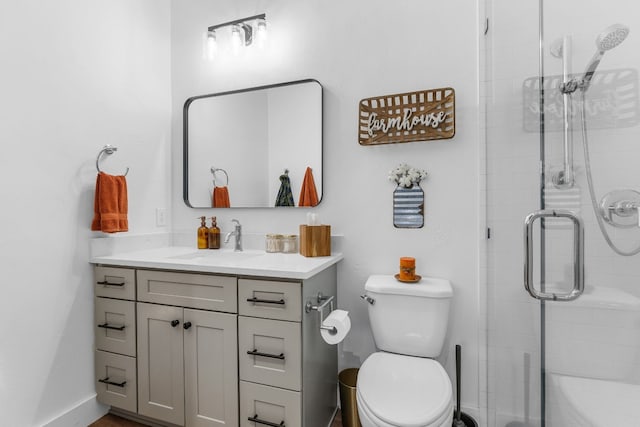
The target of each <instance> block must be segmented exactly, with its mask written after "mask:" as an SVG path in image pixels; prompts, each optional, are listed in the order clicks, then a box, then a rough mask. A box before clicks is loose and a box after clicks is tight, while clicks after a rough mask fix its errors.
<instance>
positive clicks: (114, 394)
mask: <svg viewBox="0 0 640 427" xmlns="http://www.w3.org/2000/svg"><path fill="white" fill-rule="evenodd" d="M95 362H96V393H97V399H98V402H101V403H104V404H105V405H111V406H114V407H116V408H121V409H125V410H127V411H131V412H136V411H137V410H138V405H137V403H138V397H137V390H138V385H137V381H136V359H135V357H129V356H122V355H120V354H113V353H107V352H105V351H100V350H96V360H95Z"/></svg>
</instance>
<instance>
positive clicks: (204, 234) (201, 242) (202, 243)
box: [198, 216, 209, 249]
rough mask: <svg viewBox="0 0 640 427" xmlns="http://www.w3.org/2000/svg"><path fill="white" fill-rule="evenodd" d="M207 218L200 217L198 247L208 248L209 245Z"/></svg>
mask: <svg viewBox="0 0 640 427" xmlns="http://www.w3.org/2000/svg"><path fill="white" fill-rule="evenodd" d="M206 220H207V218H206V217H204V216H201V217H200V227H198V249H207V248H208V247H209V229H208V228H207V223H206Z"/></svg>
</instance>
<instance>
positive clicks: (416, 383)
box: [356, 352, 453, 427]
mask: <svg viewBox="0 0 640 427" xmlns="http://www.w3.org/2000/svg"><path fill="white" fill-rule="evenodd" d="M356 393H357V401H358V405H359V406H358V407H359V409H360V410H361V411H362V415H363V418H365V419H369V420H370V421H371V423H372V424H373V425H376V426H381V427H398V426H402V427H431V426H434V427H435V426H442V425H446V423H447V420H449V421H448V422H449V425H450V424H451V421H450V419H451V417H452V414H453V392H452V387H451V381H450V380H449V376H448V375H447V373H446V371H445V370H444V368H443V367H442V366H441V365H440V364H439V363H438V362H436V361H435V360H433V359H426V358H422V357H413V356H405V355H400V354H393V353H384V352H378V353H374V354H372V355H371V356H369V358H367V360H365V362H364V363H363V364H362V366H361V367H360V371H359V372H358V385H357V392H356Z"/></svg>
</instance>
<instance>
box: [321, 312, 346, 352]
mask: <svg viewBox="0 0 640 427" xmlns="http://www.w3.org/2000/svg"><path fill="white" fill-rule="evenodd" d="M322 324H323V325H324V326H328V327H332V326H333V327H335V328H336V331H337V332H336V333H335V334H332V333H331V331H327V330H326V329H320V334H321V335H322V339H323V340H324V341H325V342H326V343H327V344H331V345H334V344H338V343H339V342H341V341H342V340H343V339H344V337H346V336H347V333H349V329H351V319H350V318H349V312H348V311H344V310H333V311H332V312H331V313H329V315H328V316H327V318H326V319H324V322H322Z"/></svg>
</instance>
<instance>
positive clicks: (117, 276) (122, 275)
mask: <svg viewBox="0 0 640 427" xmlns="http://www.w3.org/2000/svg"><path fill="white" fill-rule="evenodd" d="M94 276H95V293H96V296H97V297H108V298H120V299H128V300H132V301H133V300H135V299H136V273H135V270H132V269H129V268H119V267H100V266H96V267H95V268H94Z"/></svg>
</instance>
